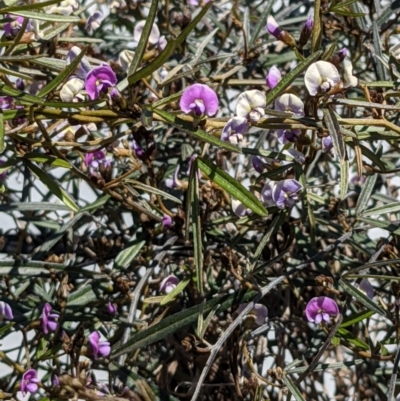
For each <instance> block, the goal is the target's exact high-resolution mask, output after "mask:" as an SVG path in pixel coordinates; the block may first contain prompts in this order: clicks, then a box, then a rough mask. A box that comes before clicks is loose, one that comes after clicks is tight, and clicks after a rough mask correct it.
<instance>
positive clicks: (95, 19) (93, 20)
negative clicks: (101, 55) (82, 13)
mask: <svg viewBox="0 0 400 401" xmlns="http://www.w3.org/2000/svg"><path fill="white" fill-rule="evenodd" d="M102 19H103V13H102V12H100V11H95V12H94V13H93V14H92V15H91V16H90V17H89V18H88V19H87V21H86V24H85V30H86V31H87V32H88V33H89V34H92V32H93V31H95V30H96V29H97V28H98V27H99V26H100V24H101V21H102Z"/></svg>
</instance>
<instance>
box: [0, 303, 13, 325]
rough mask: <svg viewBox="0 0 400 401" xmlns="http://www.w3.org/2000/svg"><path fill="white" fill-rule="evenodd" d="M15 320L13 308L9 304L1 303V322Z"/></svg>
mask: <svg viewBox="0 0 400 401" xmlns="http://www.w3.org/2000/svg"><path fill="white" fill-rule="evenodd" d="M3 319H6V320H13V319H14V315H13V313H12V309H11V306H10V305H8V304H7V303H5V302H3V301H0V322H1V321H2V320H3Z"/></svg>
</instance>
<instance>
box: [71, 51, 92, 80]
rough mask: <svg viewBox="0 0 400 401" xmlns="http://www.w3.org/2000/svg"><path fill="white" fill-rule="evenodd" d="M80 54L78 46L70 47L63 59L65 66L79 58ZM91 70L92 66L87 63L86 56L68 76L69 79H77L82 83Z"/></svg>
mask: <svg viewBox="0 0 400 401" xmlns="http://www.w3.org/2000/svg"><path fill="white" fill-rule="evenodd" d="M81 52H82V50H81V49H80V48H79V47H78V46H72V47H71V49H70V50H69V52H68V54H67V57H66V59H65V61H66V63H67V65H69V64H71V63H72V62H73V61H74V60H75V59H76V58H77V57H78V56H79V54H81ZM91 69H92V66H91V65H90V63H89V60H88V59H87V57H86V56H83V57H82V59H81V61H80V63H79V64H78V66H77V67H76V69H75V71H74V74H73V75H71V76H70V79H72V78H76V77H78V78H80V79H81V80H83V81H84V80H85V79H86V77H87V75H88V74H89V72H90V70H91Z"/></svg>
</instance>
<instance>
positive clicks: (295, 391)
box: [282, 375, 306, 401]
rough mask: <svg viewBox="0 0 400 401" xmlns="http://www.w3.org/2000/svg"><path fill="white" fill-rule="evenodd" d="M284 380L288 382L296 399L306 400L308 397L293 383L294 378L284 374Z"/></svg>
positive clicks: (299, 400)
mask: <svg viewBox="0 0 400 401" xmlns="http://www.w3.org/2000/svg"><path fill="white" fill-rule="evenodd" d="M282 381H283V382H284V383H285V384H286V386H287V388H288V390H289V391H290V394H292V395H293V396H294V398H295V399H296V401H306V399H305V398H304V397H303V395H302V394H301V391H300V390H299V389H298V388H297V386H296V385H295V384H294V383H293V381H292V379H291V378H290V377H289V376H288V375H282Z"/></svg>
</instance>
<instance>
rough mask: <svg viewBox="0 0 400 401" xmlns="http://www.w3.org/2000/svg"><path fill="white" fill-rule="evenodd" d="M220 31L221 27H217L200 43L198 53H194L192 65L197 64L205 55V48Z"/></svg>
mask: <svg viewBox="0 0 400 401" xmlns="http://www.w3.org/2000/svg"><path fill="white" fill-rule="evenodd" d="M218 31H219V28H215V29H214V30H213V31H212V32H211V33H209V34H208V35H207V36H206V38H205V39H204V40H203V41H202V42H201V43H200V45H199V46H198V48H197V50H196V54H195V55H194V57H193V59H192V60H190V63H189V64H190V65H195V64H196V63H197V62H198V61H199V60H200V58H201V56H203V54H204V49H205V47H206V46H207V45H208V43H209V42H210V40H211V39H212V38H213V37H214V36H215V34H216V33H217V32H218Z"/></svg>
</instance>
